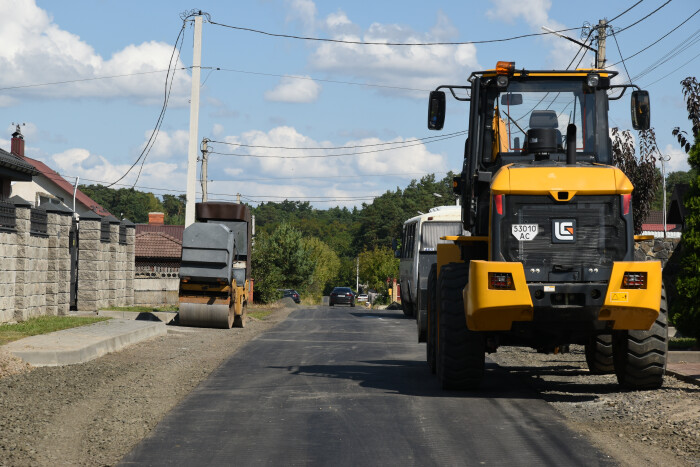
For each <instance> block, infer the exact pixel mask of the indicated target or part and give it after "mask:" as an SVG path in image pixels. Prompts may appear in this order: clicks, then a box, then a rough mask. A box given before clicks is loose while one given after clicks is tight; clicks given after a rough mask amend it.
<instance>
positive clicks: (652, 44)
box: [605, 8, 700, 68]
mask: <svg viewBox="0 0 700 467" xmlns="http://www.w3.org/2000/svg"><path fill="white" fill-rule="evenodd" d="M698 12H700V8H699V9H697V10H695V13H693V14H692V15H690V16H689V17H688V18H686V19H685V21H683V22H682V23H681V24H679V25H678V26H676V27H675V28H673V29H671V30H670V31H668V32H667V33H666V34H664V35H663V36H661V37H659V38H658V39H657V40H655V41H654V42H652V43H651V44H649V45H647V46H646V47H644V48H643V49H641V50H638V51H637V52H635V53H633V54H632V55H630V56H629V57H627V58H623V59H622V60H620V61H619V62H616V63H613V64H612V65H608V66H606V67H605V68H610V67H612V66H615V65H618V64H620V63H622V62H623V60H629V59H630V58H632V57H636V56H637V55H639V54H640V53H642V52H644V51H645V50H647V49H649V48H650V47H652V46H654V45H656V44H658V43H659V42H661V41H662V40H663V39H665V38H666V37H668V36H669V35H670V34H671V33H672V32H674V31H675V30H676V29H678V28H680V27H681V26H683V25H684V24H685V23H687V22H688V21H690V19H691V18H692V17H693V16H695V15H697V14H698ZM619 33H620V31H618V34H619ZM614 34H615V32H614V31H613V35H614ZM615 40H617V39H615ZM620 57H621V58H622V56H620Z"/></svg>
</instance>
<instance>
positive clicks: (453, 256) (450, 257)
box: [437, 237, 469, 277]
mask: <svg viewBox="0 0 700 467" xmlns="http://www.w3.org/2000/svg"><path fill="white" fill-rule="evenodd" d="M467 238H469V237H467ZM463 262H464V261H462V259H461V255H460V253H459V247H458V246H457V245H455V244H454V243H438V246H437V273H438V277H440V269H441V268H442V267H443V266H444V265H446V264H450V263H463Z"/></svg>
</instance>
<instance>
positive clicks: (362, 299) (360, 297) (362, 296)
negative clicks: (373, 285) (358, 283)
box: [356, 293, 369, 302]
mask: <svg viewBox="0 0 700 467" xmlns="http://www.w3.org/2000/svg"><path fill="white" fill-rule="evenodd" d="M356 300H357V301H358V302H366V301H367V300H369V296H368V295H367V294H366V293H361V294H360V295H358V296H357V299H356Z"/></svg>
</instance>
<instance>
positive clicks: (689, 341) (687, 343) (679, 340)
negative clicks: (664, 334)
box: [668, 337, 698, 350]
mask: <svg viewBox="0 0 700 467" xmlns="http://www.w3.org/2000/svg"><path fill="white" fill-rule="evenodd" d="M697 346H698V342H697V340H695V339H694V338H692V337H674V338H672V339H671V340H670V341H669V342H668V348H669V349H671V350H690V349H692V348H695V347H697Z"/></svg>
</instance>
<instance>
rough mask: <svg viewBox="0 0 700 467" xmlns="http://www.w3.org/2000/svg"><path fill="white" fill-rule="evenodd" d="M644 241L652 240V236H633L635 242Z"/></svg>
mask: <svg viewBox="0 0 700 467" xmlns="http://www.w3.org/2000/svg"><path fill="white" fill-rule="evenodd" d="M644 240H654V236H653V235H635V236H634V241H635V242H643V241H644Z"/></svg>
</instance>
